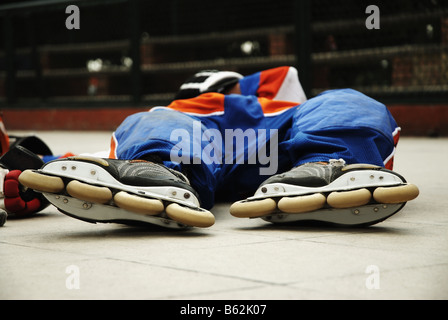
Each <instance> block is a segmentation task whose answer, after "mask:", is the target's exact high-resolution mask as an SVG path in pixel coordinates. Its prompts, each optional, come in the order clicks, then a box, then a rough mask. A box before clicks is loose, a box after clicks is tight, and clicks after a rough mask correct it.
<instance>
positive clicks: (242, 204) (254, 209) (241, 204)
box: [230, 198, 277, 218]
mask: <svg viewBox="0 0 448 320" xmlns="http://www.w3.org/2000/svg"><path fill="white" fill-rule="evenodd" d="M275 210H277V203H276V202H275V201H274V200H273V199H271V198H266V199H262V200H251V201H245V200H243V201H237V202H235V203H233V204H232V205H231V206H230V214H231V215H232V216H234V217H237V218H256V217H261V216H265V215H267V214H271V213H273V212H274V211H275Z"/></svg>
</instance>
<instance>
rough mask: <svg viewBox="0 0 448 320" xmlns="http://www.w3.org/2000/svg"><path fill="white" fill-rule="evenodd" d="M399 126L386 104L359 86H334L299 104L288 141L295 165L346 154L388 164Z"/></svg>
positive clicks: (354, 159)
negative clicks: (359, 88) (364, 91)
mask: <svg viewBox="0 0 448 320" xmlns="http://www.w3.org/2000/svg"><path fill="white" fill-rule="evenodd" d="M396 130H397V124H396V122H395V120H394V119H393V117H392V115H391V114H390V112H389V111H388V110H387V108H386V106H384V105H383V104H381V103H379V102H378V101H376V100H374V99H372V98H369V97H367V96H365V95H364V94H362V93H360V92H357V91H355V90H351V89H342V90H330V91H326V92H324V93H322V94H320V95H319V96H317V97H315V98H312V99H310V100H308V101H307V102H305V103H303V104H302V105H301V106H300V107H299V108H297V112H296V114H295V115H294V117H293V124H292V128H291V137H290V140H288V141H285V144H286V150H287V152H288V155H289V157H290V158H291V161H292V162H293V163H294V164H295V165H299V164H303V163H306V162H315V161H328V160H329V159H339V158H342V159H344V160H345V161H346V162H347V163H370V164H375V165H379V166H384V161H385V159H387V158H388V157H389V156H390V155H391V154H392V153H393V151H394V141H393V132H395V131H396Z"/></svg>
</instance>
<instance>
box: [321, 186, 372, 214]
mask: <svg viewBox="0 0 448 320" xmlns="http://www.w3.org/2000/svg"><path fill="white" fill-rule="evenodd" d="M371 197H372V195H371V194H370V191H369V190H367V189H365V188H363V189H358V190H350V191H340V192H332V193H330V194H329V195H328V197H327V203H328V204H329V205H330V206H331V207H333V208H338V209H343V208H353V207H357V206H363V205H366V204H367V203H369V201H370V199H371Z"/></svg>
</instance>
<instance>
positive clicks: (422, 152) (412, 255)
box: [0, 132, 448, 300]
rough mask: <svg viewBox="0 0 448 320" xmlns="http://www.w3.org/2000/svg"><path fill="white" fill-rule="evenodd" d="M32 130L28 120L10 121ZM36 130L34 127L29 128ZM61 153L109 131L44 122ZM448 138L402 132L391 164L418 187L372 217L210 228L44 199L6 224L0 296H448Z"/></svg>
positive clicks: (225, 221)
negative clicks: (358, 224)
mask: <svg viewBox="0 0 448 320" xmlns="http://www.w3.org/2000/svg"><path fill="white" fill-rule="evenodd" d="M11 134H25V132H11ZM26 134H29V132H26ZM35 134H37V135H38V136H39V137H41V138H42V139H43V140H44V141H46V142H47V143H48V144H49V145H50V147H51V148H52V150H53V152H54V153H55V154H61V153H65V152H68V151H71V152H74V153H80V152H94V151H98V150H101V149H106V148H107V147H108V144H109V138H110V133H109V132H84V133H81V132H37V133H35ZM447 158H448V139H446V138H436V139H429V138H406V137H404V138H402V139H401V141H400V142H399V145H398V153H397V156H396V160H395V170H396V171H397V172H399V173H401V174H402V175H403V176H404V177H406V179H407V180H408V181H410V182H413V183H415V184H417V185H418V186H419V188H420V196H419V197H418V198H417V199H416V200H414V201H412V202H409V203H408V204H407V205H406V206H405V208H404V209H403V210H402V211H401V212H400V213H398V214H396V215H395V216H393V217H391V218H390V219H388V220H386V221H384V222H382V223H380V224H377V225H375V226H372V227H368V228H356V229H346V228H342V229H341V228H331V227H318V226H304V225H301V226H300V225H296V226H277V225H272V224H270V223H268V222H265V221H263V220H260V219H253V220H249V219H237V218H234V217H232V216H230V214H229V213H228V209H229V205H230V204H227V203H224V204H218V205H216V206H215V207H214V209H213V210H212V211H213V213H215V215H216V224H215V225H214V226H213V227H211V228H209V229H191V230H187V231H173V230H166V229H161V228H156V227H151V228H142V227H129V226H124V225H118V224H90V223H86V222H83V221H79V220H76V219H72V218H70V217H67V216H65V215H63V214H61V213H59V212H58V211H57V210H56V209H55V208H54V207H48V208H47V209H45V210H44V211H43V212H41V213H39V214H38V215H36V216H35V217H33V218H28V219H21V220H12V219H9V220H8V221H7V222H6V224H5V225H4V226H3V227H1V228H0V288H1V290H0V299H3V300H4V299H158V300H180V299H182V300H184V299H185V300H228V299H232V300H240V299H248V300H266V299H267V300H296V299H447V298H448V250H447V249H448V184H447V181H448V170H447V169H446V167H445V163H446V159H447Z"/></svg>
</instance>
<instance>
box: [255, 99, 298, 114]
mask: <svg viewBox="0 0 448 320" xmlns="http://www.w3.org/2000/svg"><path fill="white" fill-rule="evenodd" d="M258 102H259V103H260V105H261V109H262V110H263V113H264V114H265V115H266V116H269V115H275V114H278V113H281V112H283V111H286V110H288V109H291V108H292V107H295V106H297V105H298V103H297V102H291V101H281V100H271V99H267V98H258Z"/></svg>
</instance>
